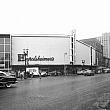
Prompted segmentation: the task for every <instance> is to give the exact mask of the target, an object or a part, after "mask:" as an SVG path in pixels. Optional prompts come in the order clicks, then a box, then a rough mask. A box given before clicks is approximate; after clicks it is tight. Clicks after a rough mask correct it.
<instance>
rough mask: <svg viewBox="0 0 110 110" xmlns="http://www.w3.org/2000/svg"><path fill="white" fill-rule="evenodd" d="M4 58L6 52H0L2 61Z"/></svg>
mask: <svg viewBox="0 0 110 110" xmlns="http://www.w3.org/2000/svg"><path fill="white" fill-rule="evenodd" d="M3 60H4V53H0V61H3Z"/></svg>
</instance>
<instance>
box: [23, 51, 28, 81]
mask: <svg viewBox="0 0 110 110" xmlns="http://www.w3.org/2000/svg"><path fill="white" fill-rule="evenodd" d="M28 50H29V49H23V54H24V61H25V73H24V78H25V79H26V65H27V64H26V59H27V58H26V56H28Z"/></svg>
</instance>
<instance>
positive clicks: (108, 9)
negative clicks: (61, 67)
mask: <svg viewBox="0 0 110 110" xmlns="http://www.w3.org/2000/svg"><path fill="white" fill-rule="evenodd" d="M109 1H110V0H0V33H1V34H2V33H9V34H71V31H72V30H74V29H75V30H76V36H77V39H84V38H91V37H97V36H101V35H102V33H105V32H110V2H109Z"/></svg>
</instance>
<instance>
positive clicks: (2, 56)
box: [0, 53, 10, 61]
mask: <svg viewBox="0 0 110 110" xmlns="http://www.w3.org/2000/svg"><path fill="white" fill-rule="evenodd" d="M3 60H10V53H0V61H3Z"/></svg>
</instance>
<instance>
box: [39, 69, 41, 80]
mask: <svg viewBox="0 0 110 110" xmlns="http://www.w3.org/2000/svg"><path fill="white" fill-rule="evenodd" d="M39 78H40V79H41V70H40V71H39Z"/></svg>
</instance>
